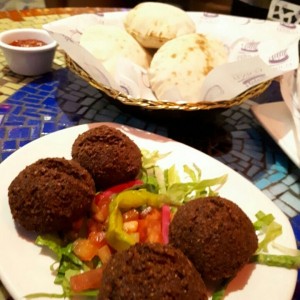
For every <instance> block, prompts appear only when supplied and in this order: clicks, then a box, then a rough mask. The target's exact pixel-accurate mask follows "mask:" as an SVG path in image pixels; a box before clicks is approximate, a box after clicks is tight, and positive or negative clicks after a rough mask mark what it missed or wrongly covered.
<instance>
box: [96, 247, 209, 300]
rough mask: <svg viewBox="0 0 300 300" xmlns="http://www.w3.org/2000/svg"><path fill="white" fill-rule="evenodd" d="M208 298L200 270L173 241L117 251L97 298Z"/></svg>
mask: <svg viewBox="0 0 300 300" xmlns="http://www.w3.org/2000/svg"><path fill="white" fill-rule="evenodd" d="M102 299H120V300H122V299H126V300H130V299H161V300H164V299H182V300H184V299H186V300H190V299H193V300H207V299H208V297H207V290H206V286H205V285H204V282H203V280H202V278H201V276H200V274H199V273H198V272H197V271H196V269H195V268H194V266H193V265H192V264H191V262H190V261H189V260H188V258H187V257H186V256H185V255H184V254H183V253H182V252H181V251H180V250H179V249H175V248H173V247H172V246H170V245H162V244H150V243H146V244H139V243H138V244H135V245H133V246H131V247H130V248H129V249H127V250H124V251H120V252H117V253H115V254H114V255H113V256H112V258H111V260H110V261H109V262H108V264H107V265H106V266H105V268H104V270H103V277H102V281H101V287H100V291H99V296H98V300H102Z"/></svg>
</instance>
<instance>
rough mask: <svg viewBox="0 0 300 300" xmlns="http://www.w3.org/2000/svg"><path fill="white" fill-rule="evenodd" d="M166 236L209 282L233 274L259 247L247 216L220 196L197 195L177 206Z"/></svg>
mask: <svg viewBox="0 0 300 300" xmlns="http://www.w3.org/2000/svg"><path fill="white" fill-rule="evenodd" d="M169 238H170V244H171V245H173V246H174V247H177V248H179V249H181V250H182V252H183V253H184V254H185V255H186V256H187V257H188V258H189V259H190V260H191V262H192V263H193V264H194V266H195V267H196V269H197V270H198V272H199V273H200V274H201V275H202V277H203V279H204V280H208V281H214V280H221V279H224V278H230V277H232V276H235V275H236V273H237V272H238V271H239V270H240V269H241V268H242V267H243V266H244V265H245V264H246V263H248V261H249V259H250V257H251V256H252V255H253V253H254V252H255V251H256V249H257V246H258V241H257V236H256V234H255V230H254V227H253V224H252V222H251V221H250V219H249V218H248V216H247V215H246V214H245V213H244V212H243V211H242V210H241V208H240V207H239V206H238V205H236V204H235V203H233V202H232V201H230V200H228V199H225V198H221V197H207V198H199V199H196V200H193V201H190V202H189V203H187V204H185V205H184V206H182V207H180V208H179V209H178V211H177V212H176V214H175V216H174V218H173V220H172V222H171V224H170V236H169Z"/></svg>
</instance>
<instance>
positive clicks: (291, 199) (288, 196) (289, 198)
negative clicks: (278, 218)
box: [280, 191, 300, 211]
mask: <svg viewBox="0 0 300 300" xmlns="http://www.w3.org/2000/svg"><path fill="white" fill-rule="evenodd" d="M280 199H281V200H282V201H283V202H285V203H287V204H288V205H290V206H292V207H293V208H294V209H295V210H297V211H300V201H299V197H296V196H295V195H293V194H292V193H290V192H289V191H287V192H285V193H284V194H283V195H282V196H280Z"/></svg>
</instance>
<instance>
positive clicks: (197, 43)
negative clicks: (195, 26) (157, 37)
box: [149, 33, 228, 102]
mask: <svg viewBox="0 0 300 300" xmlns="http://www.w3.org/2000/svg"><path fill="white" fill-rule="evenodd" d="M227 53H228V51H227V48H226V47H225V46H224V45H223V44H222V43H221V42H220V41H218V40H215V39H212V38H208V37H206V36H204V35H202V34H197V33H192V34H187V35H184V36H181V37H178V38H175V39H173V40H171V41H168V42H166V43H165V44H164V45H163V46H162V47H161V48H159V49H158V50H157V52H156V53H155V54H154V56H153V59H152V62H151V64H150V68H149V80H150V84H151V88H152V90H153V92H154V93H155V95H156V97H157V98H158V99H160V100H168V101H185V102H198V101H200V100H204V99H199V97H198V95H199V94H200V89H201V86H202V83H203V81H204V79H205V77H206V76H207V74H208V73H209V72H210V71H211V70H212V69H213V68H215V67H216V66H218V65H220V64H223V63H225V62H226V61H227V56H228V54H227ZM175 91H177V92H176V93H175ZM174 95H176V96H174Z"/></svg>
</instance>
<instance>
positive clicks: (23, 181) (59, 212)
mask: <svg viewBox="0 0 300 300" xmlns="http://www.w3.org/2000/svg"><path fill="white" fill-rule="evenodd" d="M94 196H95V184H94V181H93V179H92V177H91V176H90V174H89V173H88V172H87V171H86V170H85V169H84V168H83V167H82V166H80V165H79V163H77V162H76V161H72V160H67V159H65V158H43V159H39V160H37V161H36V162H34V163H32V164H31V165H28V166H27V167H25V168H24V169H23V170H22V171H21V172H20V173H19V174H18V175H17V176H16V177H15V178H14V180H13V181H12V182H11V184H10V186H9V188H8V199H9V206H10V210H11V213H12V216H13V218H14V220H15V221H16V223H17V224H19V225H21V226H22V227H23V228H25V229H26V230H29V231H35V232H37V233H54V232H57V231H61V232H63V231H66V230H68V229H70V228H71V226H72V222H73V221H77V220H78V219H79V218H81V217H82V216H84V215H85V214H86V213H87V212H88V211H89V209H90V205H91V202H92V200H93V198H94Z"/></svg>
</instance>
